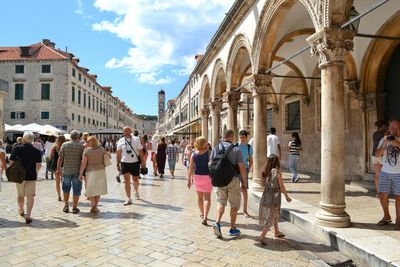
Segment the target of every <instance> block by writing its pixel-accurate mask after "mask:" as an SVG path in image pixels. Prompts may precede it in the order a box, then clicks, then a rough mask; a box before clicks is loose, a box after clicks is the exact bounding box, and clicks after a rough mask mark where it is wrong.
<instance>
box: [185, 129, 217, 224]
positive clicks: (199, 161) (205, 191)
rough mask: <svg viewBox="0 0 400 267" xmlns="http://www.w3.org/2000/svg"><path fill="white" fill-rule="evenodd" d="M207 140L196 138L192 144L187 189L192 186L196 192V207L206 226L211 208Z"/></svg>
mask: <svg viewBox="0 0 400 267" xmlns="http://www.w3.org/2000/svg"><path fill="white" fill-rule="evenodd" d="M207 145H208V144H207V140H206V139H205V138H204V137H198V138H197V139H196V142H195V144H194V146H195V152H193V154H192V155H191V158H190V164H189V173H188V184H187V186H188V188H189V189H190V187H191V186H192V184H193V183H194V186H195V188H196V192H197V205H198V206H199V209H200V214H201V218H202V219H203V221H202V222H201V223H202V224H203V225H205V226H207V220H208V213H209V212H210V206H211V191H212V184H211V178H210V170H209V168H208V162H209V161H210V154H209V153H208V147H207Z"/></svg>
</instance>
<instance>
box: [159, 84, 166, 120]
mask: <svg viewBox="0 0 400 267" xmlns="http://www.w3.org/2000/svg"><path fill="white" fill-rule="evenodd" d="M164 112H165V91H164V90H163V89H162V88H161V90H160V91H159V92H158V121H160V120H161V118H162V116H163V114H164Z"/></svg>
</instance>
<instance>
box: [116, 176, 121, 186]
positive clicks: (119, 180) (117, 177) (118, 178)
mask: <svg viewBox="0 0 400 267" xmlns="http://www.w3.org/2000/svg"><path fill="white" fill-rule="evenodd" d="M115 179H116V180H117V183H119V184H120V183H121V177H119V175H117V176H116V177H115Z"/></svg>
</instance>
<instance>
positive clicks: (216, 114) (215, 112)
mask: <svg viewBox="0 0 400 267" xmlns="http://www.w3.org/2000/svg"><path fill="white" fill-rule="evenodd" d="M221 108H222V102H221V101H213V102H211V103H210V111H211V123H212V139H211V145H212V147H213V148H214V147H215V146H216V145H217V144H218V143H219V142H220V138H219V137H220V125H221Z"/></svg>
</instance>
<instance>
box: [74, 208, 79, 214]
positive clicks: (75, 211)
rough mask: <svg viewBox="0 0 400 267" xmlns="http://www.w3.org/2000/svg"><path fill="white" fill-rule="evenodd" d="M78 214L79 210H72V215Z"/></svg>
mask: <svg viewBox="0 0 400 267" xmlns="http://www.w3.org/2000/svg"><path fill="white" fill-rule="evenodd" d="M79 212H80V210H79V209H78V208H74V209H72V213H73V214H78V213H79Z"/></svg>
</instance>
